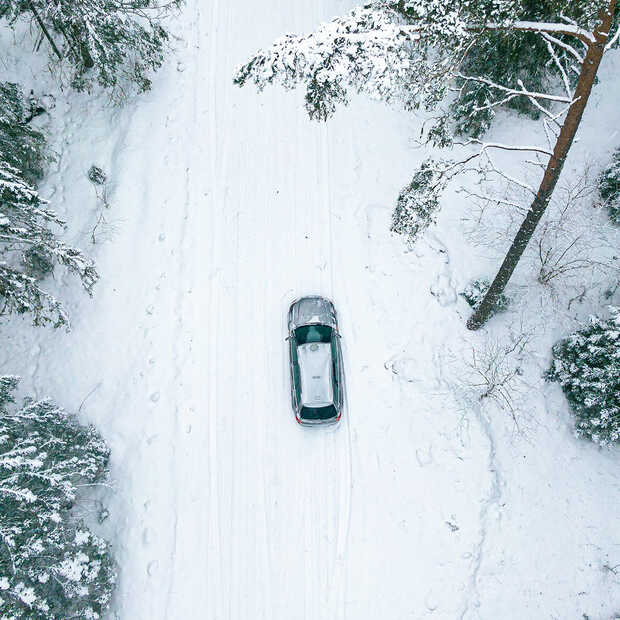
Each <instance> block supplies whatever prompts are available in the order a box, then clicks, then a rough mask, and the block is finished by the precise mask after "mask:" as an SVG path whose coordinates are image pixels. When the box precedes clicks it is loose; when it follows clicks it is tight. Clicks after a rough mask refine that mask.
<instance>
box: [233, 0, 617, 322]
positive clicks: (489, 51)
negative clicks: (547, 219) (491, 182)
mask: <svg viewBox="0 0 620 620" xmlns="http://www.w3.org/2000/svg"><path fill="white" fill-rule="evenodd" d="M619 14H620V9H619V8H618V6H617V1H616V0H542V1H539V0H456V1H454V2H429V1H428V0H376V1H375V2H371V3H369V4H366V5H364V6H362V7H358V8H356V9H353V10H352V11H351V12H350V13H349V14H347V15H345V16H344V17H338V18H335V19H334V20H332V21H331V22H329V23H327V24H322V25H321V26H320V27H319V28H318V29H317V30H316V32H314V33H311V34H309V35H307V36H295V35H287V36H285V37H282V38H280V39H278V40H277V41H276V42H275V43H274V44H273V45H272V46H271V47H270V48H268V49H267V50H261V51H259V52H258V53H257V54H255V55H254V56H253V57H252V58H251V59H250V61H249V62H248V63H246V64H245V65H243V66H242V67H240V68H239V69H238V70H237V72H236V75H235V78H234V81H235V83H236V84H238V85H240V86H243V85H244V84H246V83H248V82H251V83H254V84H255V85H256V86H257V87H258V88H259V90H260V89H262V88H264V87H265V86H266V85H267V84H272V83H279V84H281V85H283V86H284V87H285V88H294V87H296V86H298V85H304V86H305V88H306V109H307V111H308V114H309V115H310V117H311V118H315V119H320V120H326V119H327V118H329V117H330V116H331V115H332V114H333V113H334V112H335V110H336V108H337V106H338V105H341V104H346V103H347V102H348V101H349V98H350V92H357V93H361V94H365V95H367V96H370V97H371V98H374V99H379V100H383V101H386V102H394V103H399V104H400V105H402V106H403V107H404V108H405V109H414V108H417V107H424V108H427V109H435V110H436V109H439V110H440V114H439V116H438V119H439V120H438V122H437V124H436V125H435V126H433V127H432V128H431V130H430V131H429V133H428V138H429V140H430V141H431V142H433V143H434V144H435V145H437V146H442V147H444V146H450V145H451V144H453V143H454V141H455V136H456V135H458V134H462V133H466V134H469V135H470V138H469V139H466V140H464V141H463V142H462V144H463V145H465V146H468V147H471V148H472V149H475V150H474V153H473V154H472V155H468V156H466V158H464V159H463V160H461V161H460V162H455V166H454V167H452V168H451V176H455V174H457V173H458V172H459V170H465V169H471V164H472V162H474V160H478V162H479V163H480V168H481V170H484V171H485V172H486V174H491V175H496V176H498V177H500V178H503V179H504V180H505V181H508V182H514V181H515V179H513V178H512V177H509V176H507V175H506V174H504V173H503V171H502V170H501V169H499V168H497V167H496V166H495V165H494V161H493V159H492V157H491V156H490V154H491V153H493V152H495V151H496V150H497V149H503V150H511V151H519V152H521V153H527V152H530V153H534V154H536V156H537V157H538V158H539V160H540V161H539V162H535V165H539V166H540V167H541V168H543V170H544V174H543V178H542V181H541V183H540V186H539V188H538V190H535V189H532V198H533V201H532V203H531V204H530V205H529V210H527V215H526V218H525V220H524V221H523V224H522V226H521V228H520V229H519V231H518V233H517V235H516V237H515V240H514V242H513V244H512V246H511V247H510V249H509V252H508V254H507V255H506V258H505V259H504V262H503V263H502V266H501V267H500V270H499V271H498V274H497V276H496V277H495V279H494V280H493V282H492V283H491V286H490V287H489V291H488V293H487V295H486V296H485V298H484V299H483V300H482V301H481V303H480V304H479V305H478V307H477V309H476V311H475V312H474V315H473V316H472V317H471V318H470V320H469V321H468V326H469V327H470V328H471V329H476V328H478V327H480V325H482V324H483V323H484V322H485V321H486V319H487V318H488V316H489V314H490V312H492V310H493V309H494V308H495V306H496V303H497V299H498V298H499V296H500V295H501V293H502V292H503V290H504V288H505V286H506V284H507V282H508V280H509V279H510V276H511V275H512V273H513V271H514V268H515V267H516V265H517V263H518V261H519V259H520V257H521V255H522V253H523V251H524V249H525V247H526V246H527V244H528V242H529V240H530V238H531V236H532V234H533V232H534V230H535V228H536V226H537V225H538V222H539V221H540V218H541V217H542V214H543V213H544V211H545V209H546V207H547V205H548V204H549V200H550V198H551V196H552V194H553V191H554V189H555V186H556V184H557V181H558V179H559V176H560V174H561V171H562V168H563V165H564V161H565V159H566V156H567V154H568V151H569V150H570V147H571V145H572V142H573V139H574V137H575V134H576V132H577V129H578V127H579V124H580V122H581V118H582V115H583V111H584V109H585V107H586V105H587V102H588V99H589V95H590V92H591V89H592V86H593V85H594V83H595V80H596V74H597V71H598V67H599V65H600V62H601V59H602V57H603V55H604V54H605V52H606V51H608V50H609V49H611V48H612V47H614V46H616V45H617V44H618V41H619V37H620V30H619V29H618V17H619ZM534 41H535V43H534ZM500 54H501V55H500ZM449 89H456V91H457V97H456V102H455V103H454V105H453V107H452V112H451V113H448V112H446V111H443V110H441V105H442V104H443V101H444V100H445V99H446V97H445V96H446V94H447V92H448V90H449ZM537 89H540V90H537ZM502 106H516V107H518V108H520V109H524V110H530V111H532V110H535V111H536V112H537V113H539V114H540V117H541V119H542V122H543V123H544V126H545V127H544V131H541V134H542V135H545V136H546V144H541V145H534V146H531V145H525V146H520V145H504V144H495V143H488V142H484V141H482V140H481V139H480V138H479V136H480V135H481V134H482V133H484V130H485V129H486V127H487V126H488V124H489V122H490V120H491V117H492V115H493V113H494V111H495V110H496V109H498V108H500V107H502ZM545 162H546V163H545ZM459 164H460V165H459ZM467 164H469V165H467ZM541 164H542V165H541ZM425 167H426V168H425V170H426V172H428V171H432V172H433V175H434V176H437V175H441V172H442V171H441V168H442V165H441V164H439V165H438V166H434V165H433V164H432V162H428V161H427V162H425ZM416 178H418V177H417V173H416V174H414V184H415V182H416ZM517 181H518V180H517ZM519 185H520V186H521V187H527V188H528V189H529V185H528V184H527V183H524V182H519ZM401 196H402V194H401ZM429 206H432V205H429V204H428V201H427V200H422V201H421V207H422V210H421V211H420V212H419V213H416V212H415V210H413V209H412V210H410V213H411V216H412V218H414V220H415V221H414V222H413V223H412V225H411V226H403V225H402V218H401V217H400V216H399V217H397V218H396V219H397V220H398V222H399V223H400V224H401V225H399V229H401V230H403V231H404V232H406V233H407V234H409V233H411V232H413V233H414V234H416V235H417V234H418V233H419V232H420V231H421V230H423V228H424V227H423V226H422V224H423V223H424V222H428V221H430V220H429V218H428V217H426V213H425V211H428V209H427V207H429ZM526 209H527V206H526Z"/></svg>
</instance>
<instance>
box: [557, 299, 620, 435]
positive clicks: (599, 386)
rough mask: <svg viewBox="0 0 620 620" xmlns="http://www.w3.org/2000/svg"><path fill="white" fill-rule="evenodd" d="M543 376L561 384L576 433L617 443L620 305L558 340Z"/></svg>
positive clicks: (618, 421)
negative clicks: (573, 415)
mask: <svg viewBox="0 0 620 620" xmlns="http://www.w3.org/2000/svg"><path fill="white" fill-rule="evenodd" d="M546 377H547V379H548V380H550V381H557V382H558V383H559V384H560V385H561V386H562V390H563V391H564V394H565V395H566V398H567V399H568V403H569V404H570V406H571V409H572V410H573V413H574V414H575V416H576V417H577V433H578V434H580V435H583V436H585V437H589V438H590V439H592V441H594V442H596V443H598V444H600V445H606V444H610V443H612V442H616V443H620V309H619V308H612V309H611V318H609V319H607V320H603V319H600V318H596V317H594V318H592V319H590V324H589V325H587V326H586V327H584V328H583V329H581V330H579V331H577V332H575V333H574V334H571V335H570V336H569V337H568V338H566V339H564V340H562V341H560V342H558V343H557V344H556V345H555V346H554V347H553V363H552V366H551V369H550V370H549V371H548V372H547V375H546Z"/></svg>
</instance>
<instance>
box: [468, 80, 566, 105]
mask: <svg viewBox="0 0 620 620" xmlns="http://www.w3.org/2000/svg"><path fill="white" fill-rule="evenodd" d="M457 77H459V78H461V79H462V80H465V81H466V82H478V83H480V84H486V85H487V86H489V87H491V88H494V89H495V90H500V91H502V92H505V93H509V94H512V95H514V96H515V97H517V96H522V97H530V98H534V99H543V100H545V101H556V102H558V103H573V101H572V99H571V98H569V97H561V96H560V95H550V94H548V93H537V92H533V91H529V90H527V89H525V88H522V89H521V90H517V89H515V88H508V87H507V86H502V85H501V84H497V83H496V82H493V81H491V80H489V79H487V78H483V77H474V76H471V75H463V74H462V73H460V74H459V75H458V76H457Z"/></svg>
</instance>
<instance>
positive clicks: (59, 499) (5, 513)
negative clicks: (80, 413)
mask: <svg viewBox="0 0 620 620" xmlns="http://www.w3.org/2000/svg"><path fill="white" fill-rule="evenodd" d="M17 383H18V379H17V378H16V377H7V376H4V377H0V496H1V500H0V536H1V542H2V544H0V617H2V618H6V619H10V620H22V619H23V620H26V619H35V618H36V619H37V620H57V619H59V618H80V619H93V620H94V619H95V618H101V617H102V614H103V612H104V611H105V610H106V608H107V607H108V605H109V602H110V597H111V595H112V591H113V588H114V584H115V581H116V570H115V565H114V561H113V558H112V555H111V553H110V547H109V545H108V543H106V542H105V541H104V540H102V539H101V538H99V537H98V536H96V535H95V534H93V532H91V531H90V530H89V529H88V527H87V526H86V525H85V524H84V523H83V522H82V521H81V520H80V519H78V518H76V517H74V516H73V514H72V512H71V509H72V508H73V507H74V504H75V503H76V501H77V493H78V488H79V487H80V486H84V485H92V484H96V483H100V482H102V481H104V480H105V478H106V475H107V464H108V458H109V450H108V448H107V446H106V444H105V443H104V441H103V439H102V438H101V436H100V435H99V434H98V433H97V431H96V430H95V429H94V428H93V427H86V426H82V425H80V424H79V423H78V421H77V420H76V419H75V418H74V417H72V416H70V415H67V413H66V412H65V411H63V410H62V409H60V408H59V407H57V406H56V405H55V404H54V403H52V402H50V401H48V400H43V401H26V402H25V404H24V406H22V407H21V408H18V407H16V406H15V405H14V399H13V392H14V391H15V389H16V387H17Z"/></svg>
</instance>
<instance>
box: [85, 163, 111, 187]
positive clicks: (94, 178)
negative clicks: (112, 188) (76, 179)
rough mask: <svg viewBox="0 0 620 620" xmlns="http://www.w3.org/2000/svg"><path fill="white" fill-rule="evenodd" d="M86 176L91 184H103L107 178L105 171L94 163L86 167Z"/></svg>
mask: <svg viewBox="0 0 620 620" xmlns="http://www.w3.org/2000/svg"><path fill="white" fill-rule="evenodd" d="M87 176H88V180H89V181H90V182H91V183H92V184H93V185H104V184H105V182H106V181H107V180H108V177H107V176H106V173H105V172H104V171H103V170H102V169H101V168H99V166H95V165H92V166H91V167H90V168H89V169H88V173H87Z"/></svg>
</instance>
